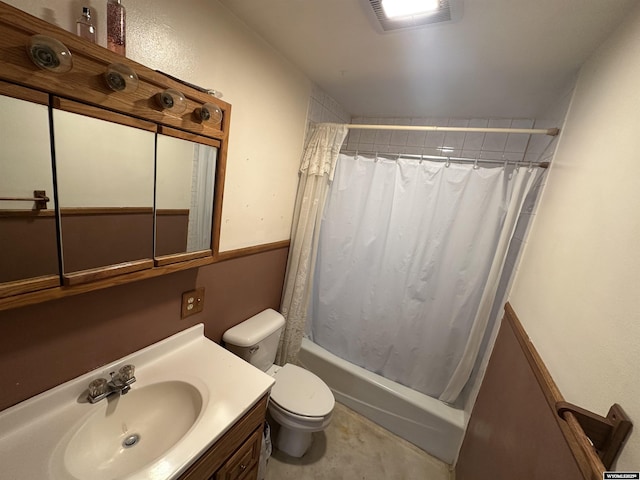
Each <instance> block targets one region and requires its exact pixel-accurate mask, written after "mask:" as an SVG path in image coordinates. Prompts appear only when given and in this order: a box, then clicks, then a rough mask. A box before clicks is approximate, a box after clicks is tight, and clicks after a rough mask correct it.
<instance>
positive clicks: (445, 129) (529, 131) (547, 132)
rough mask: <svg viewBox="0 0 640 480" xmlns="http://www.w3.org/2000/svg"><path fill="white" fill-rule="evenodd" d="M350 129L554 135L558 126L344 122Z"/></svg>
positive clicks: (557, 130)
mask: <svg viewBox="0 0 640 480" xmlns="http://www.w3.org/2000/svg"><path fill="white" fill-rule="evenodd" d="M345 126H346V127H347V128H349V129H350V130H414V131H431V132H476V133H526V134H529V135H550V136H552V137H555V136H556V135H558V133H560V129H559V128H490V127H482V128H481V127H439V126H437V125H365V124H357V123H346V124H345Z"/></svg>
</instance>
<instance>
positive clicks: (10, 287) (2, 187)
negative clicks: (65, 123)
mask: <svg viewBox="0 0 640 480" xmlns="http://www.w3.org/2000/svg"><path fill="white" fill-rule="evenodd" d="M47 101H48V96H47V94H44V93H41V92H36V91H33V90H29V89H26V88H23V87H18V86H15V85H11V84H7V83H4V82H0V112H1V113H0V145H1V148H0V298H1V297H5V296H9V295H13V294H17V293H25V292H29V291H34V290H39V289H42V288H48V287H53V286H57V285H59V269H58V244H57V235H56V219H55V204H54V199H53V175H52V169H51V144H50V138H49V116H48V108H47Z"/></svg>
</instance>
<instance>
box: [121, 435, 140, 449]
mask: <svg viewBox="0 0 640 480" xmlns="http://www.w3.org/2000/svg"><path fill="white" fill-rule="evenodd" d="M139 441H140V435H138V434H137V433H134V434H133V435H129V436H128V437H127V438H125V439H124V440H123V441H122V446H123V447H124V448H131V447H133V446H135V445H137V444H138V442H139Z"/></svg>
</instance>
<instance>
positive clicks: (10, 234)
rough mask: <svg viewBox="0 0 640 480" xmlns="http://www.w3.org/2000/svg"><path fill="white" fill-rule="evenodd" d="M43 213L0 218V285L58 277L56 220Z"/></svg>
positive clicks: (24, 212) (2, 216) (50, 215)
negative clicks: (50, 276) (44, 277)
mask: <svg viewBox="0 0 640 480" xmlns="http://www.w3.org/2000/svg"><path fill="white" fill-rule="evenodd" d="M47 212H48V213H50V214H39V213H38V212H35V211H34V212H27V211H22V212H15V211H14V212H12V213H11V214H6V215H1V214H0V283H4V282H13V281H18V280H21V279H25V278H32V277H40V276H43V275H58V240H57V233H56V219H55V216H54V215H53V211H52V210H47Z"/></svg>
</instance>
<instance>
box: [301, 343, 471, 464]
mask: <svg viewBox="0 0 640 480" xmlns="http://www.w3.org/2000/svg"><path fill="white" fill-rule="evenodd" d="M298 361H299V363H300V365H302V366H303V367H304V368H306V369H307V370H309V371H311V372H313V373H315V374H316V375H318V376H319V377H320V378H321V379H322V380H324V382H325V383H326V384H327V385H329V387H330V388H331V390H332V391H333V394H334V395H335V397H336V400H337V401H338V402H340V403H342V404H344V405H346V406H347V407H349V408H351V409H352V410H355V411H356V412H358V413H360V414H361V415H363V416H365V417H367V418H369V419H370V420H372V421H374V422H375V423H377V424H378V425H381V426H382V427H384V428H386V429H387V430H389V431H391V432H393V433H395V434H396V435H398V436H400V437H402V438H404V439H405V440H407V441H409V442H411V443H413V444H414V445H416V446H418V447H420V448H421V449H422V450H424V451H426V452H428V453H430V454H431V455H433V456H435V457H438V458H439V459H440V460H442V461H444V462H446V463H448V464H452V463H453V461H454V459H455V458H456V455H457V454H458V449H459V448H460V445H461V443H462V436H463V435H464V411H463V410H459V409H456V408H453V407H450V406H448V405H446V404H445V403H442V402H441V401H439V400H436V399H435V398H432V397H429V396H428V395H424V394H422V393H419V392H416V391H414V390H411V389H410V388H407V387H405V386H404V385H400V384H398V383H395V382H392V381H391V380H387V379H386V378H384V377H381V376H380V375H376V374H375V373H371V372H369V371H367V370H365V369H363V368H360V367H358V366H356V365H353V364H351V363H349V362H347V361H346V360H342V359H341V358H339V357H337V356H335V355H333V354H332V353H330V352H328V351H327V350H325V349H323V348H322V347H320V346H318V345H316V344H315V343H313V342H311V341H310V340H308V339H306V338H305V339H303V340H302V348H301V349H300V353H299V356H298Z"/></svg>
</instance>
